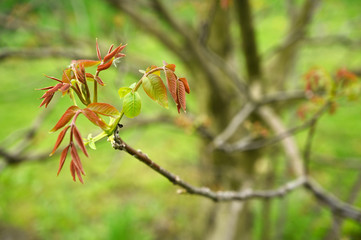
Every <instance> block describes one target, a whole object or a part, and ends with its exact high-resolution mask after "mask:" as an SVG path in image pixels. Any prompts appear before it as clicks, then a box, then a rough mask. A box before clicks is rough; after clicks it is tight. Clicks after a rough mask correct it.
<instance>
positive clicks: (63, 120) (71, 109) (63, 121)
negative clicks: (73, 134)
mask: <svg viewBox="0 0 361 240" xmlns="http://www.w3.org/2000/svg"><path fill="white" fill-rule="evenodd" d="M78 110H80V108H79V107H77V106H71V107H69V108H68V109H67V110H66V111H65V113H64V114H63V116H61V118H60V120H59V121H58V123H57V124H56V125H55V127H53V129H51V130H50V132H55V131H57V130H58V129H60V128H62V127H64V126H65V125H66V124H67V123H68V122H69V121H70V120H71V119H72V118H73V117H74V115H75V113H76V111H78Z"/></svg>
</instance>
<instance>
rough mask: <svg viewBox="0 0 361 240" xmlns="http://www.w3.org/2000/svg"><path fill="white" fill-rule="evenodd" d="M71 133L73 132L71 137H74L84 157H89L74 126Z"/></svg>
mask: <svg viewBox="0 0 361 240" xmlns="http://www.w3.org/2000/svg"><path fill="white" fill-rule="evenodd" d="M72 132H73V136H74V138H75V140H76V142H77V143H78V146H79V147H80V149H81V150H82V151H83V153H84V154H85V156H87V157H89V156H88V152H87V150H86V148H85V145H84V142H83V139H82V137H81V135H80V132H79V130H78V128H77V127H76V126H75V125H73V127H72Z"/></svg>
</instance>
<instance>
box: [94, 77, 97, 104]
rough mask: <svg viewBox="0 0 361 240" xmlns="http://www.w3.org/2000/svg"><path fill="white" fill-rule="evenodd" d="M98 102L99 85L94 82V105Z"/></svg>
mask: <svg viewBox="0 0 361 240" xmlns="http://www.w3.org/2000/svg"><path fill="white" fill-rule="evenodd" d="M96 102H98V83H97V81H95V80H94V95H93V103H96Z"/></svg>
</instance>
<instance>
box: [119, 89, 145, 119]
mask: <svg viewBox="0 0 361 240" xmlns="http://www.w3.org/2000/svg"><path fill="white" fill-rule="evenodd" d="M141 106H142V102H141V100H140V96H139V93H137V92H135V93H133V92H130V93H128V94H127V95H125V96H124V99H123V111H124V114H125V116H127V117H128V118H133V117H136V116H138V115H139V113H140V109H141Z"/></svg>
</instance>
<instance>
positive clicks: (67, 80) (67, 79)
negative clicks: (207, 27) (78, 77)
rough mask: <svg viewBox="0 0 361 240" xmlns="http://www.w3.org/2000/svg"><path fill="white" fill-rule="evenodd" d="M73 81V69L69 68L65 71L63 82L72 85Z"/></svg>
mask: <svg viewBox="0 0 361 240" xmlns="http://www.w3.org/2000/svg"><path fill="white" fill-rule="evenodd" d="M70 79H71V68H67V69H65V70H64V71H63V76H62V79H61V80H62V81H63V83H70Z"/></svg>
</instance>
